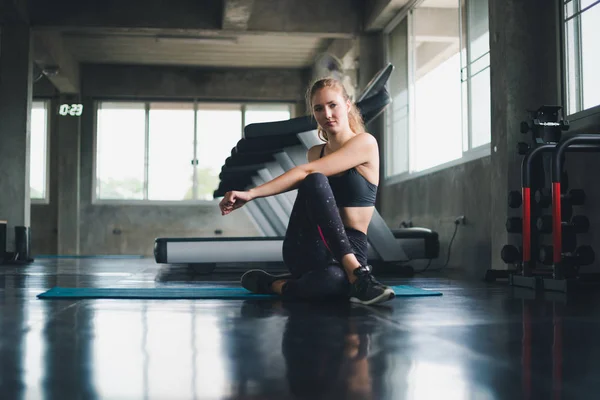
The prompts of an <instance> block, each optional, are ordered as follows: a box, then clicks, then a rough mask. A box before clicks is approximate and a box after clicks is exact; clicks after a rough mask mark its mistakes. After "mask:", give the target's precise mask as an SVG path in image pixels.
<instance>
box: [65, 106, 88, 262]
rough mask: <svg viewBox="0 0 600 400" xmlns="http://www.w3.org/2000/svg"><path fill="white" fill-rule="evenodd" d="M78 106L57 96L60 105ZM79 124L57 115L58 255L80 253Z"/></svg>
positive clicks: (72, 118) (75, 119) (71, 117)
mask: <svg viewBox="0 0 600 400" xmlns="http://www.w3.org/2000/svg"><path fill="white" fill-rule="evenodd" d="M79 103H80V101H79V99H78V97H77V96H68V95H62V96H60V104H68V105H72V104H79ZM87 111H89V110H86V112H87ZM80 121H81V117H79V116H71V115H69V114H67V115H65V116H62V115H59V116H58V130H57V133H58V135H57V139H58V193H57V195H58V204H57V208H58V254H79V214H80V209H81V207H80V194H79V193H80V188H79V183H80V180H79V176H80V162H79V160H80V137H81V135H80Z"/></svg>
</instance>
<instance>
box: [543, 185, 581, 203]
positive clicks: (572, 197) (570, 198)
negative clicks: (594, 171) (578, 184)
mask: <svg viewBox="0 0 600 400" xmlns="http://www.w3.org/2000/svg"><path fill="white" fill-rule="evenodd" d="M560 200H561V204H562V203H568V204H569V205H570V206H580V205H582V204H584V203H585V191H584V190H583V189H571V190H569V192H568V193H565V194H561V195H560ZM535 202H536V203H537V205H538V206H540V207H542V208H547V207H549V206H550V204H552V190H551V189H548V188H543V189H539V190H536V191H535Z"/></svg>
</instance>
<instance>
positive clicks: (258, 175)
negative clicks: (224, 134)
mask: <svg viewBox="0 0 600 400" xmlns="http://www.w3.org/2000/svg"><path fill="white" fill-rule="evenodd" d="M392 69H393V67H392V66H391V65H388V66H387V67H386V68H384V69H383V70H382V71H380V72H379V73H378V74H377V75H376V76H375V77H374V78H373V79H372V80H371V82H370V83H369V84H368V85H367V88H366V89H365V91H364V92H363V94H362V95H361V96H360V97H359V99H358V100H357V106H358V108H359V110H360V111H361V113H362V115H363V119H364V120H365V123H368V122H369V121H371V120H372V119H374V118H375V117H377V116H378V115H379V114H380V113H381V112H382V111H383V110H384V109H385V107H386V106H387V105H388V104H390V102H391V99H390V96H389V94H388V92H387V91H386V89H385V83H386V82H387V80H388V79H389V76H390V74H391V72H392ZM321 143H322V142H321V141H320V140H319V139H318V136H317V133H316V123H315V121H314V120H313V119H312V118H311V117H309V116H305V117H299V118H293V119H290V120H288V121H278V122H269V123H259V124H251V125H248V126H247V127H246V128H245V129H244V137H243V138H242V139H241V140H240V141H239V142H238V143H237V145H236V147H234V148H233V149H232V151H231V156H230V157H228V158H227V160H225V164H224V165H223V167H222V169H221V174H220V179H221V182H220V184H219V187H218V188H217V190H215V192H214V193H213V194H214V197H220V196H223V195H224V194H225V193H226V192H227V191H229V190H246V189H248V188H250V187H254V186H258V185H259V184H261V183H263V182H266V181H268V180H270V179H272V178H274V177H276V176H279V175H280V174H281V173H283V172H284V171H286V170H288V169H290V168H292V167H294V166H295V165H299V164H302V163H305V162H306V150H307V149H308V148H310V147H312V146H313V145H316V144H321ZM295 192H296V191H290V192H287V193H284V194H280V195H277V196H271V197H269V198H264V199H257V201H253V202H250V203H248V204H247V205H245V206H244V208H243V209H244V210H245V211H246V212H247V213H248V215H249V216H250V218H251V219H252V220H253V221H254V222H255V224H256V226H257V227H258V228H259V231H260V234H261V235H262V236H257V237H228V238H214V237H206V238H157V239H156V240H155V243H154V256H155V260H156V262H157V263H162V264H187V265H191V266H195V267H197V266H201V267H204V268H203V269H204V270H205V272H210V271H212V270H213V269H214V268H215V267H216V266H218V265H231V264H247V265H251V264H253V263H259V264H260V265H262V266H263V267H267V268H268V266H269V265H274V266H281V264H282V263H283V258H282V251H281V248H282V242H283V235H284V234H285V228H286V227H287V220H288V219H289V213H290V212H291V206H292V204H293V199H294V198H295ZM258 200H260V201H258ZM249 206H250V207H249ZM368 239H369V254H368V257H369V262H370V263H371V264H381V263H384V264H388V265H390V264H392V265H395V266H396V267H397V268H401V266H402V267H404V266H405V263H406V262H408V261H410V260H416V259H432V258H436V257H438V255H439V240H438V236H437V233H435V232H433V231H431V230H429V229H426V228H406V229H395V230H390V229H389V227H388V226H387V224H386V223H385V221H384V220H383V218H382V217H381V216H380V214H379V213H378V212H377V210H375V212H374V215H373V219H372V221H371V225H370V226H369V231H368ZM409 268H410V267H409ZM411 271H412V270H410V271H409V273H410V272H411Z"/></svg>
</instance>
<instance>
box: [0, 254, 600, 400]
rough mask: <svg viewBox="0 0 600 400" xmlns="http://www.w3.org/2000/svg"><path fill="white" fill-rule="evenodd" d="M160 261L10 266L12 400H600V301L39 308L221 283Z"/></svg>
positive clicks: (7, 372)
mask: <svg viewBox="0 0 600 400" xmlns="http://www.w3.org/2000/svg"><path fill="white" fill-rule="evenodd" d="M236 278H237V276H235V275H230V276H215V277H213V278H212V279H211V281H210V282H200V279H201V278H200V277H198V276H194V275H193V274H186V273H184V272H182V271H181V270H179V271H176V270H173V269H169V268H166V267H164V266H158V265H156V264H154V263H153V261H152V260H89V259H87V260H73V259H66V260H59V261H57V260H40V261H38V262H36V263H35V264H34V265H29V266H2V267H0V393H1V395H0V396H1V398H2V399H11V400H12V399H38V398H44V399H65V400H66V399H86V400H87V399H288V398H294V399H436V400H437V399H445V400H447V399H536V400H537V399H597V398H598V393H599V390H600V379H598V376H599V374H600V361H599V360H600V346H599V345H598V340H599V338H600V298H599V297H598V296H592V297H587V298H583V299H572V298H569V299H568V301H567V299H566V298H565V297H564V296H561V295H554V296H552V297H548V296H543V295H538V296H537V298H536V297H535V296H534V294H533V293H532V292H530V291H529V290H525V289H524V290H520V291H516V290H514V289H512V288H510V287H508V286H507V285H506V284H502V283H500V284H493V285H490V284H486V283H484V282H473V281H463V280H460V279H458V278H456V277H453V278H449V277H444V276H443V275H442V276H440V275H438V276H435V275H431V276H419V277H417V278H413V279H405V280H395V281H390V280H389V279H387V278H382V280H383V281H386V282H388V283H405V284H411V285H414V286H418V287H422V288H427V289H435V290H439V291H442V292H443V296H441V297H415V298H396V299H394V300H393V301H391V302H389V303H387V306H386V307H357V306H350V305H340V304H337V305H335V304H308V303H284V304H282V303H281V302H278V301H271V300H267V301H265V300H261V301H251V302H249V301H246V302H242V301H232V300H224V301H216V300H196V301H189V300H152V301H141V300H85V301H82V300H78V301H73V300H38V299H36V295H37V294H39V293H41V292H43V291H45V290H47V289H49V288H51V287H53V286H63V287H75V286H79V287H92V286H93V287H119V286H135V287H153V286H160V285H190V284H195V285H201V284H204V285H206V284H210V285H219V284H221V283H226V282H225V280H227V279H231V280H232V281H233V280H235V279H236Z"/></svg>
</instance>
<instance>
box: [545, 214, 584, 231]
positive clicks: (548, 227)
mask: <svg viewBox="0 0 600 400" xmlns="http://www.w3.org/2000/svg"><path fill="white" fill-rule="evenodd" d="M561 225H562V231H563V232H564V233H566V234H577V233H586V232H587V231H588V230H589V229H590V220H589V219H588V217H586V216H585V215H575V216H573V217H572V218H571V221H570V222H565V221H563V222H562V223H561ZM536 226H537V229H538V231H539V232H540V233H551V232H552V216H551V215H543V216H541V217H539V218H538V219H537V221H536Z"/></svg>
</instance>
